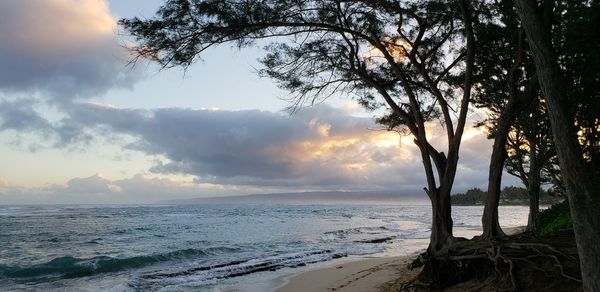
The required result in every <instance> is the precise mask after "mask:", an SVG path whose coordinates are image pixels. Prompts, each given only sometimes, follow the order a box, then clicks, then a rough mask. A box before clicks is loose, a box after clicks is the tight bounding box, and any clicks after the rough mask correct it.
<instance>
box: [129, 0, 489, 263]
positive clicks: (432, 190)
mask: <svg viewBox="0 0 600 292" xmlns="http://www.w3.org/2000/svg"><path fill="white" fill-rule="evenodd" d="M476 4H477V3H475V2H474V3H471V4H467V1H465V0H457V1H452V2H448V1H441V0H430V1H413V2H410V1H406V2H397V1H386V0H372V1H367V0H364V1H341V0H328V1H316V0H313V1H291V0H288V1H284V0H279V1H276V0H272V1H258V0H254V1H252V0H249V1H240V2H234V1H208V0H207V1H201V0H171V1H167V2H166V4H165V5H164V6H162V8H160V10H159V11H158V13H157V16H156V17H155V18H153V19H148V20H141V19H138V18H133V19H124V20H121V21H120V24H121V25H123V26H124V27H125V28H126V29H127V30H128V31H129V32H130V33H131V34H132V35H133V36H134V37H135V38H136V39H137V41H138V42H139V45H138V46H136V47H134V48H133V50H134V52H135V53H136V54H137V57H142V58H149V59H151V60H153V61H156V62H158V63H159V64H161V65H162V66H163V67H172V66H184V67H186V66H189V65H191V64H192V63H193V62H194V61H195V60H196V59H197V57H198V56H199V55H200V54H201V53H202V52H203V51H205V50H206V49H207V48H209V47H212V46H216V45H222V44H235V45H237V46H239V47H245V46H248V45H251V44H253V42H254V41H255V40H257V39H269V40H271V41H272V44H271V45H270V46H269V47H268V54H267V55H266V56H265V57H264V58H263V59H262V63H263V64H264V66H265V68H264V69H263V70H262V73H263V74H265V75H267V76H270V77H271V78H273V79H275V80H276V81H277V82H278V83H279V85H280V86H281V87H283V88H285V89H287V90H289V91H290V92H292V93H295V94H296V95H295V104H302V103H303V102H306V101H308V102H314V101H315V100H317V99H320V98H327V97H329V96H331V95H333V94H336V93H346V94H348V95H352V96H354V97H356V98H357V99H358V101H359V102H360V103H361V104H363V105H365V106H367V107H371V108H373V107H377V106H378V105H379V104H381V102H383V105H384V106H385V107H386V109H387V110H388V111H389V114H388V116H393V117H394V118H393V120H394V121H396V123H397V124H399V125H402V127H405V128H406V129H407V130H408V132H410V133H411V134H412V135H413V136H414V138H415V139H414V142H415V144H416V145H417V147H418V148H419V150H420V153H421V158H422V162H423V166H424V170H425V175H426V178H427V187H426V188H425V192H426V193H427V195H428V196H429V198H430V200H431V203H432V209H433V218H432V221H433V223H432V232H431V241H430V245H429V248H428V251H429V253H430V254H435V253H437V252H438V251H440V250H442V249H444V248H445V247H447V245H448V244H449V243H451V242H452V241H453V238H454V237H453V235H452V218H451V205H450V192H451V189H452V185H453V182H454V178H455V175H456V169H457V163H458V154H459V149H460V143H461V138H462V134H463V132H464V127H465V121H466V116H467V112H468V105H469V102H470V100H471V89H472V87H473V78H472V75H473V62H474V57H475V49H474V36H473V22H474V21H477V18H474V17H472V15H471V14H472V6H475V5H476ZM458 79H461V80H462V81H461V82H456V81H457V80H458ZM453 112H454V113H456V115H455V116H453V115H452V113H453ZM432 119H438V120H439V121H441V124H442V125H443V126H444V128H445V131H446V141H447V148H446V151H445V153H447V154H445V153H444V152H442V151H439V150H438V149H436V148H435V147H433V146H432V145H431V144H430V143H429V141H428V138H427V128H426V123H427V121H429V120H432Z"/></svg>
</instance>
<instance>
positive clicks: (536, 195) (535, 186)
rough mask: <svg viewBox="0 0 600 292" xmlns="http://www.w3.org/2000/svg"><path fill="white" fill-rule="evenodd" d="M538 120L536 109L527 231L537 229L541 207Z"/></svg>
mask: <svg viewBox="0 0 600 292" xmlns="http://www.w3.org/2000/svg"><path fill="white" fill-rule="evenodd" d="M538 120H539V114H538V112H537V111H534V113H533V117H532V119H531V132H530V133H529V135H528V136H529V137H528V140H529V181H528V184H527V191H528V192H529V218H528V219H527V229H526V230H527V231H531V232H535V231H536V230H537V227H536V221H537V215H538V211H539V209H540V186H541V179H540V175H541V174H540V161H538V159H539V157H538V152H539V150H538V149H539V145H538V144H539V143H538V142H539V141H538V128H539V127H538Z"/></svg>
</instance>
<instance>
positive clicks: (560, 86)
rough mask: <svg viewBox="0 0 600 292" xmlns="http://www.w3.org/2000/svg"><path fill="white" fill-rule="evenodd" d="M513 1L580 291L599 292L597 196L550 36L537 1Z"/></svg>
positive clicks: (599, 215) (599, 216) (599, 202)
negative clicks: (560, 185) (548, 134)
mask: <svg viewBox="0 0 600 292" xmlns="http://www.w3.org/2000/svg"><path fill="white" fill-rule="evenodd" d="M515 2H516V3H515V4H516V7H517V12H518V13H519V17H520V18H521V23H522V25H523V28H524V30H525V33H526V35H527V39H528V41H529V46H530V50H531V53H532V55H533V60H534V63H535V67H536V70H537V74H538V77H539V81H540V87H541V88H542V91H543V93H544V98H545V100H546V105H547V107H548V113H549V116H550V125H551V128H552V134H553V135H554V142H555V144H556V152H557V154H558V159H559V163H560V169H561V173H562V175H563V178H564V180H565V184H566V186H567V197H568V199H569V207H570V209H571V217H572V219H573V228H574V231H575V240H576V242H577V251H578V253H579V259H580V263H581V274H582V281H583V288H584V290H585V291H600V273H599V272H598V271H600V244H598V243H600V231H599V230H600V197H599V196H598V193H595V192H594V189H593V178H592V177H591V176H592V175H593V172H592V171H591V170H589V169H587V167H586V165H585V162H584V160H583V154H582V151H581V147H580V145H579V143H578V140H577V132H576V131H577V130H576V128H575V125H574V119H573V116H572V114H570V113H569V107H568V103H567V99H566V96H565V92H566V90H565V88H564V82H563V80H562V79H563V77H562V76H561V71H560V67H559V65H558V61H557V58H556V56H555V53H554V51H553V47H552V42H551V38H550V33H549V31H548V30H547V29H546V27H545V26H544V21H543V20H542V18H541V17H540V15H539V14H538V13H537V11H536V10H537V4H536V1H535V0H515Z"/></svg>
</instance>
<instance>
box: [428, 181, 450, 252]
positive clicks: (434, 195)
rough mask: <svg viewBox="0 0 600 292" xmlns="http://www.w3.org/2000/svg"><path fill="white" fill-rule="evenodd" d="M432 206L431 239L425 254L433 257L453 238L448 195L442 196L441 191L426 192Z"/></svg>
mask: <svg viewBox="0 0 600 292" xmlns="http://www.w3.org/2000/svg"><path fill="white" fill-rule="evenodd" d="M428 192H429V195H430V198H431V206H432V215H433V216H432V224H431V239H430V241H429V247H428V248H427V253H428V254H429V255H435V254H437V253H439V252H441V251H443V250H444V249H445V248H447V247H448V244H449V243H450V242H451V241H452V239H453V238H454V237H453V236H452V226H453V222H452V214H451V213H452V212H451V204H450V194H449V192H448V194H443V193H442V192H441V189H436V190H433V191H428Z"/></svg>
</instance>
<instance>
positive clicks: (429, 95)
mask: <svg viewBox="0 0 600 292" xmlns="http://www.w3.org/2000/svg"><path fill="white" fill-rule="evenodd" d="M599 9H600V2H598V1H566V0H562V1H559V0H556V1H555V0H544V1H534V0H516V1H508V0H503V1H493V2H492V1H483V0H482V1H465V0H456V1H441V0H428V1H387V0H373V1H339V0H330V1H286V0H278V1H275V0H274V1H254V0H250V1H201V0H170V1H166V3H165V4H164V6H162V8H161V9H160V10H159V11H158V12H157V14H156V17H154V18H150V19H139V18H133V19H123V20H121V21H120V24H121V25H122V26H123V27H124V28H125V29H126V30H128V31H129V32H130V33H131V34H132V35H133V37H134V38H135V39H136V40H137V41H138V44H137V45H136V46H133V47H132V48H131V50H132V52H133V53H134V54H135V58H136V59H137V58H146V59H150V60H152V61H155V62H157V63H159V64H160V65H161V66H163V67H164V68H170V67H175V66H183V67H188V66H190V65H192V64H193V63H194V62H195V61H196V60H198V58H199V57H201V56H202V54H203V53H204V52H205V51H206V50H207V49H209V48H211V47H213V46H219V45H233V46H235V47H238V48H240V49H241V48H244V47H248V46H252V45H255V44H257V42H261V44H262V42H270V43H269V45H267V46H266V48H265V56H264V58H263V59H262V60H261V61H262V64H263V66H264V67H263V69H262V70H261V71H260V72H261V74H262V75H264V76H267V77H270V78H272V79H273V80H275V81H276V82H277V83H278V84H279V85H280V86H281V87H282V88H284V89H286V90H288V91H289V92H290V93H291V94H292V98H291V102H292V103H291V104H292V105H291V109H292V111H293V110H295V109H296V108H297V107H298V106H301V105H305V104H313V103H316V102H320V101H322V100H324V99H326V98H328V97H331V96H334V95H335V96H346V97H351V98H354V99H356V100H357V101H358V102H359V103H360V104H361V105H363V106H364V107H365V108H367V109H369V110H372V111H373V112H374V113H376V114H380V115H379V117H378V119H377V121H378V122H380V123H381V124H383V125H385V126H386V127H387V128H388V129H389V130H394V131H397V132H400V133H404V134H406V135H411V136H412V137H413V139H414V143H415V145H416V146H417V147H418V149H419V152H420V156H421V160H422V164H423V170H424V175H425V178H426V185H425V186H424V192H425V194H426V195H427V196H428V198H429V199H430V201H431V207H432V218H431V221H432V226H431V237H430V243H429V247H428V249H427V251H426V253H424V254H423V255H421V256H420V257H419V259H417V260H416V261H415V262H414V263H413V267H419V266H423V270H422V273H421V275H420V276H419V282H418V283H419V285H414V286H413V287H417V288H423V287H429V288H431V289H443V288H445V287H447V286H451V285H455V284H457V283H459V282H461V281H464V280H467V279H470V278H473V277H479V276H489V275H491V274H493V275H495V277H496V280H497V284H498V286H499V287H502V288H507V289H512V290H517V289H519V288H523V287H525V288H528V289H535V288H532V287H531V285H535V284H536V282H537V281H536V280H535V279H532V278H522V277H521V276H519V275H524V274H531V275H533V274H535V275H538V274H540V276H539V277H548V275H551V276H550V277H551V278H553V279H564V280H565V281H566V282H568V285H567V286H568V287H571V288H572V287H573V286H572V285H576V286H577V285H579V286H582V287H583V289H584V290H586V291H598V290H600V275H599V274H598V271H599V270H600V245H598V244H597V243H598V242H600V233H599V232H598V230H600V195H599V193H600V192H599V189H600V185H599V182H600V179H599V177H598V175H599V170H600V167H599V166H598V158H599V157H600V149H599V148H600V144H599V141H600V118H598V112H600V70H598V68H600V44H599V43H598V42H597V41H595V40H597V39H599V38H600V35H599V34H600V31H599V30H598V29H597V27H598V25H600V13H597V12H598V10H599ZM134 61H135V60H134ZM232 82H233V81H232ZM473 107H478V108H480V109H482V110H484V111H485V112H486V113H487V116H486V117H485V119H484V120H482V121H481V123H480V126H482V127H485V128H486V130H487V131H488V134H489V138H490V139H493V147H492V153H491V156H490V158H489V165H490V166H489V175H488V176H489V179H488V186H487V190H486V191H485V192H484V191H482V190H471V191H469V192H467V193H465V194H463V195H461V196H458V197H451V195H450V194H451V192H452V187H453V184H454V181H455V179H457V178H458V179H460V177H457V176H456V175H457V168H458V162H459V153H460V146H461V142H462V137H463V133H464V131H465V127H466V123H467V115H468V112H469V108H473ZM432 127H438V128H439V129H440V130H441V131H443V133H444V134H443V142H444V143H443V144H444V145H442V146H439V145H438V144H439V143H436V145H433V144H432V142H431V135H430V134H431V128H432ZM504 170H507V171H508V173H510V174H511V175H515V176H517V177H518V178H519V179H520V180H521V181H522V182H523V184H524V186H525V187H526V188H525V189H524V191H523V189H519V190H517V189H510V188H509V189H506V188H505V190H504V192H503V191H502V190H501V182H502V175H503V173H504ZM542 185H549V186H550V187H551V188H552V192H553V193H557V194H564V196H565V197H566V198H567V200H566V201H565V202H567V203H562V204H559V205H557V206H556V207H552V208H550V209H549V210H547V211H545V212H543V213H542V214H539V205H540V203H542V204H545V202H547V201H546V198H547V195H546V193H547V191H544V190H542ZM525 193H526V196H525V195H524V194H525ZM503 196H504V197H503ZM525 197H527V200H528V202H529V203H528V204H529V206H530V216H529V222H528V230H529V231H530V233H528V234H527V235H520V236H517V237H514V236H512V237H511V236H507V235H506V234H505V232H504V231H503V230H502V228H501V226H500V224H499V218H498V206H499V204H500V203H501V202H502V201H506V200H509V201H510V200H513V199H515V200H517V199H516V198H519V199H518V200H519V201H520V202H523V201H524V199H525ZM460 198H464V200H466V201H473V202H481V204H483V205H484V212H483V215H482V226H483V233H482V235H481V236H479V237H476V238H475V239H473V240H466V239H463V238H457V237H455V236H454V235H453V232H452V227H453V222H452V207H451V206H452V205H451V202H452V201H453V200H454V199H456V202H460V200H461V199H460ZM503 198H504V199H503ZM480 200H481V201H480ZM567 205H568V210H569V214H570V215H568V214H566V212H565V210H566V209H567V208H566V206H567ZM569 219H570V220H571V221H572V226H573V228H572V230H571V231H564V232H563V231H560V232H558V233H553V234H551V235H547V236H546V237H537V236H536V234H539V233H540V232H541V233H551V232H553V231H558V230H562V229H563V228H564V227H568V226H570V224H569V223H568V222H569V221H568V220H569ZM548 236H550V237H548ZM575 242H576V250H577V253H575V252H573V250H574V249H573V247H574V246H573V245H574V243H575ZM579 268H580V269H579ZM565 269H568V270H569V271H571V272H572V271H573V270H575V271H576V273H577V275H573V274H572V273H566V272H565ZM540 270H541V271H543V273H539V271H540ZM531 271H538V272H536V273H533V272H531ZM530 272H531V273H530ZM579 274H580V275H581V276H579ZM543 275H545V276H543ZM427 285H429V286H427ZM561 285H562V284H561V283H558V284H556V285H555V286H552V287H553V288H556V289H563V288H565V287H567V286H561ZM569 285H571V286H569ZM423 289H425V288H423ZM569 289H570V288H569Z"/></svg>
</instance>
